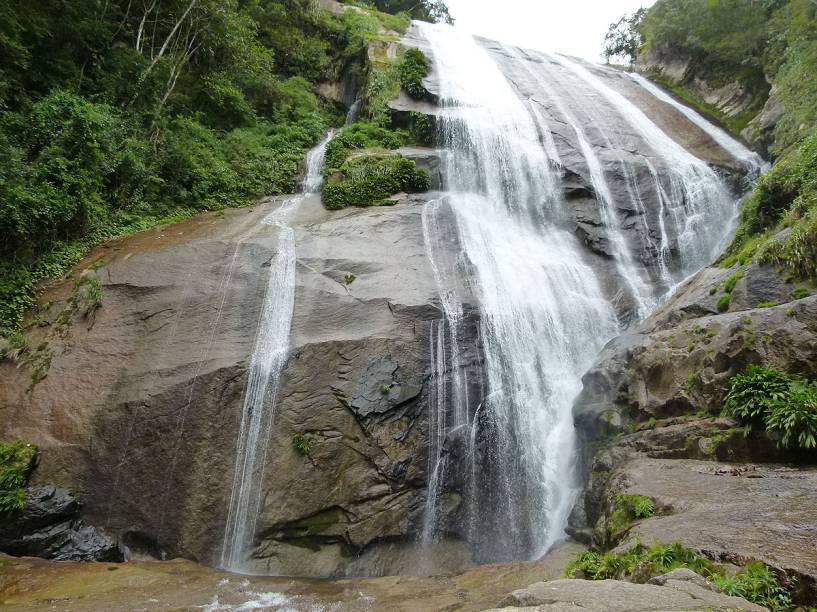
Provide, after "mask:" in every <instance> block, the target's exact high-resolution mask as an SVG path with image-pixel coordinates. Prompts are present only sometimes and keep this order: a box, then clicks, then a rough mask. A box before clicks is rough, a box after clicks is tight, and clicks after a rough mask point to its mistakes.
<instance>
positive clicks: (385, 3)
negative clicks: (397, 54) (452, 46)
mask: <svg viewBox="0 0 817 612" xmlns="http://www.w3.org/2000/svg"><path fill="white" fill-rule="evenodd" d="M359 4H363V5H368V6H373V7H375V8H376V9H377V10H379V11H383V12H385V13H391V14H400V13H405V14H406V15H407V16H409V17H410V18H411V19H419V20H421V21H430V22H432V23H437V22H442V23H448V24H453V23H454V20H453V19H452V18H451V15H450V14H449V12H448V6H446V4H445V2H443V1H442V0H360V2H359Z"/></svg>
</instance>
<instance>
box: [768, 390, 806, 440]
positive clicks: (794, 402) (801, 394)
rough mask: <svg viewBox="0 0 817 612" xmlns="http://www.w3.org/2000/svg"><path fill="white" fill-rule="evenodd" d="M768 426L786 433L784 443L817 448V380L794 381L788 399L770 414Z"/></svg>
mask: <svg viewBox="0 0 817 612" xmlns="http://www.w3.org/2000/svg"><path fill="white" fill-rule="evenodd" d="M766 429H767V430H768V431H778V432H780V433H781V434H782V435H781V438H780V445H781V446H786V447H788V446H796V447H798V448H817V381H812V382H810V383H807V382H805V381H801V380H795V381H792V383H791V385H790V386H789V389H788V396H787V397H786V398H785V400H783V401H777V402H775V403H774V404H773V406H772V409H771V411H770V412H769V413H768V414H767V415H766Z"/></svg>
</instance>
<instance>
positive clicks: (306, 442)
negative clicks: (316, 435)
mask: <svg viewBox="0 0 817 612" xmlns="http://www.w3.org/2000/svg"><path fill="white" fill-rule="evenodd" d="M292 446H293V447H295V450H296V451H297V452H298V453H299V454H301V455H303V456H304V457H308V456H309V453H310V452H312V440H311V439H310V438H309V437H308V436H306V435H305V434H302V433H301V432H297V433H295V434H293V436H292Z"/></svg>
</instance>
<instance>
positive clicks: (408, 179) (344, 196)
mask: <svg viewBox="0 0 817 612" xmlns="http://www.w3.org/2000/svg"><path fill="white" fill-rule="evenodd" d="M430 184H431V179H430V177H429V175H428V172H426V171H425V170H422V169H419V168H417V164H416V163H414V162H413V161H412V160H409V159H405V158H403V157H400V156H399V155H391V154H387V155H363V156H360V157H356V158H353V159H351V160H349V161H347V162H345V163H344V164H343V165H342V166H341V168H340V169H339V170H338V171H337V172H336V173H334V174H333V175H332V176H331V177H330V178H329V180H328V181H326V183H325V184H324V186H323V203H324V206H326V208H328V209H330V210H339V209H341V208H346V207H347V206H373V205H376V204H379V203H380V202H382V201H383V200H385V199H386V198H388V197H389V196H391V195H394V194H395V193H399V192H401V191H403V192H406V193H417V192H421V191H427V190H428V188H429V186H430Z"/></svg>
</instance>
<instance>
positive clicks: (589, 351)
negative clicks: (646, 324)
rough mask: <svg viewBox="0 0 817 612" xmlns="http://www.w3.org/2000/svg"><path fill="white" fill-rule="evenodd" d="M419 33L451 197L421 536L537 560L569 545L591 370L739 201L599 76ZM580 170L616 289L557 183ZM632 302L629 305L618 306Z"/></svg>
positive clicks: (700, 254)
mask: <svg viewBox="0 0 817 612" xmlns="http://www.w3.org/2000/svg"><path fill="white" fill-rule="evenodd" d="M417 27H418V28H419V31H420V34H421V35H422V37H424V38H425V39H426V40H427V42H428V44H429V46H430V50H431V54H432V56H433V63H434V68H435V71H436V72H437V76H438V83H439V88H440V91H439V99H440V109H439V111H438V117H437V125H438V136H439V139H440V145H441V147H443V148H444V149H446V156H445V157H444V176H445V182H446V189H447V193H446V195H445V196H444V197H443V198H441V199H439V200H435V201H433V202H430V203H428V204H427V205H426V207H425V209H424V212H423V230H424V237H425V242H426V250H427V253H428V257H429V259H430V261H431V265H432V269H433V271H434V275H435V279H436V281H437V285H438V290H439V298H440V303H441V306H442V311H443V315H444V318H443V320H441V321H436V322H434V324H433V325H432V326H431V332H430V337H429V344H430V353H431V364H430V371H431V394H430V436H429V437H430V444H429V447H430V450H429V491H428V497H427V500H426V508H425V522H424V525H423V530H422V539H423V542H424V543H425V544H426V545H430V544H431V543H433V542H435V541H437V540H439V539H440V538H442V537H443V536H444V535H446V534H447V533H450V532H456V533H458V534H459V535H461V536H464V537H466V538H467V540H468V541H469V544H470V545H471V547H472V551H473V554H474V557H475V559H476V560H477V561H497V560H504V559H521V558H534V557H537V556H538V555H541V554H543V553H544V552H546V551H547V550H548V549H549V548H550V547H551V546H552V545H553V544H554V543H556V542H557V541H558V540H560V539H561V538H563V537H564V529H565V526H566V523H567V518H568V515H569V513H570V510H571V508H572V506H573V504H574V502H575V499H576V495H577V491H578V485H577V474H576V471H575V470H576V466H575V464H576V460H577V449H576V448H575V438H574V432H573V421H572V404H573V401H574V399H575V397H576V395H577V394H578V392H579V391H580V389H581V376H582V374H583V373H584V372H585V371H586V369H587V368H588V367H589V366H590V365H591V363H592V361H593V359H594V358H595V356H596V354H597V352H598V351H599V349H600V348H601V347H602V346H603V344H604V343H605V342H606V341H607V340H609V339H610V338H612V337H613V336H615V335H616V334H617V333H618V332H619V331H620V325H621V324H622V323H620V319H619V317H621V321H622V322H623V323H627V322H631V321H633V320H637V319H638V318H641V317H644V316H646V315H647V314H649V312H650V311H651V310H652V309H653V308H654V307H655V306H656V305H657V304H658V303H660V301H661V300H662V299H665V298H666V297H667V296H668V295H669V294H670V293H671V292H672V290H673V289H674V287H676V286H677V285H678V283H680V282H681V281H682V280H683V279H684V278H686V277H687V276H688V275H689V274H691V273H693V272H694V271H696V270H697V269H699V268H700V267H701V266H702V265H705V264H706V263H708V262H709V261H710V260H711V258H712V257H713V256H714V254H715V253H716V252H717V251H718V249H719V248H720V247H721V246H722V244H723V241H724V240H725V239H727V238H728V236H729V233H730V228H731V226H732V224H733V222H734V219H735V216H736V204H735V203H736V198H734V197H732V195H731V194H730V193H729V192H728V190H727V188H726V186H725V184H724V182H723V181H722V180H721V179H720V178H719V176H718V175H717V174H716V173H715V172H714V171H713V170H712V169H711V168H710V167H709V166H708V165H707V164H706V163H705V162H703V161H701V160H700V159H698V158H697V157H695V156H694V155H692V154H691V153H689V152H688V151H686V150H685V149H684V148H683V147H681V146H680V145H679V144H677V143H676V142H675V141H674V140H672V138H670V137H669V136H668V135H667V134H665V133H664V132H663V131H662V130H661V129H660V128H658V126H656V125H655V124H654V123H653V122H652V121H650V120H649V119H648V118H647V117H646V115H644V114H643V113H642V112H641V111H640V110H639V109H638V108H637V107H636V106H635V105H634V104H633V103H632V102H630V101H629V100H628V99H627V98H625V97H624V96H623V95H621V94H620V93H619V92H617V91H614V90H613V89H611V88H610V87H609V86H608V85H607V84H605V83H604V82H602V79H601V78H599V77H598V76H597V75H595V74H593V73H592V72H591V71H590V70H589V69H588V68H586V67H585V66H584V65H582V64H579V63H576V62H574V61H573V60H570V59H567V58H563V57H560V56H548V55H546V54H538V53H532V52H528V51H522V50H519V49H512V48H508V47H502V46H501V45H496V44H494V43H490V42H488V41H486V42H478V41H477V40H475V39H474V38H472V37H471V36H468V35H465V34H462V33H460V32H458V31H457V30H456V29H451V28H447V27H443V26H431V25H425V24H422V25H417ZM622 78H626V77H622ZM631 86H632V85H631ZM694 123H696V124H697V122H694ZM565 127H566V128H567V129H565ZM706 131H707V132H708V130H706ZM713 138H714V136H713ZM727 138H728V137H727ZM730 140H731V139H730ZM716 142H720V141H718V140H717V139H716ZM723 146H724V149H725V150H726V151H727V152H732V150H733V149H734V150H735V151H739V149H737V148H735V147H737V146H738V145H736V144H735V143H734V142H733V141H732V142H731V143H730V144H729V147H727V146H725V144H724V145H723ZM636 151H637V152H636ZM739 152H740V153H741V154H740V155H736V158H737V159H738V160H740V161H742V162H745V163H746V164H749V165H751V164H754V163H755V160H754V159H753V158H752V157H751V156H747V155H744V154H743V152H742V151H739ZM577 155H578V156H580V158H581V160H582V162H583V163H581V164H577V162H576V157H577ZM568 163H570V164H572V166H571V171H572V172H577V173H578V174H580V175H582V176H583V177H584V178H585V180H586V181H587V183H588V184H589V185H590V187H591V189H592V193H593V196H594V197H595V204H596V213H597V215H598V219H599V224H600V226H601V232H602V233H603V235H604V240H605V244H606V245H609V251H608V253H609V261H610V263H611V264H612V268H613V271H614V275H615V276H616V279H615V280H614V283H613V284H614V285H615V287H614V288H613V290H611V288H610V287H609V285H610V281H609V279H605V278H603V276H602V275H604V274H610V273H609V272H604V270H605V269H607V270H609V268H599V267H598V266H596V267H593V265H592V262H591V260H592V257H591V256H590V255H589V254H588V251H587V249H585V248H584V246H583V245H582V244H580V242H579V240H578V239H577V238H576V236H575V234H574V233H573V228H574V227H575V225H572V223H573V219H574V217H573V215H574V211H573V210H572V209H571V206H570V205H569V203H568V202H567V201H566V198H565V195H564V193H563V190H562V185H561V182H560V181H561V178H562V175H563V174H564V173H566V172H567V170H566V169H565V165H566V164H568ZM576 168H579V170H576ZM614 181H615V183H614ZM613 184H615V185H616V187H617V190H614V189H613V188H612V185H613ZM623 201H626V204H627V206H623ZM648 202H649V203H650V205H649V206H648V205H647V203H648ZM452 228H453V229H452ZM452 232H453V234H454V235H453V237H452V235H451V234H452ZM452 241H456V243H457V244H458V245H459V248H460V254H459V257H451V256H450V251H451V248H450V244H451V243H452ZM447 245H449V246H447ZM592 261H597V262H602V261H604V259H603V257H602V258H597V259H595V260H592ZM605 282H606V283H607V286H605ZM616 287H617V290H615V288H616ZM623 294H626V295H625V296H624V299H623V302H624V303H626V304H628V305H627V306H621V305H620V304H619V308H616V307H615V306H616V304H617V300H618V297H620V296H621V295H623ZM469 301H474V302H476V303H475V304H469ZM475 310H476V311H478V313H479V315H478V319H479V341H480V349H481V353H482V357H483V364H482V365H483V367H482V370H483V372H484V378H485V380H484V383H483V384H482V385H481V387H482V389H483V393H482V394H481V395H480V394H475V393H472V394H471V396H470V397H469V389H472V388H474V385H473V384H472V383H473V381H469V380H467V377H466V374H465V372H466V371H467V370H466V367H465V363H464V362H463V357H462V355H463V351H464V349H463V346H462V344H463V342H462V338H463V336H464V328H465V325H466V319H467V318H468V317H467V315H466V314H465V313H466V312H467V311H475ZM617 311H618V316H617V314H616V312H617ZM477 395H480V396H479V397H477ZM452 489H453V490H455V492H456V493H457V495H456V496H454V498H453V499H459V500H461V501H459V502H457V506H458V508H459V509H458V510H456V512H457V513H458V514H457V515H456V519H455V520H456V521H457V522H458V523H459V524H458V525H453V526H452V524H451V522H452V519H451V509H450V508H449V507H447V506H450V505H451V503H450V502H446V503H443V501H442V500H443V499H444V498H445V495H446V494H447V493H449V492H450V491H451V490H452ZM444 506H445V507H444Z"/></svg>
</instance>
